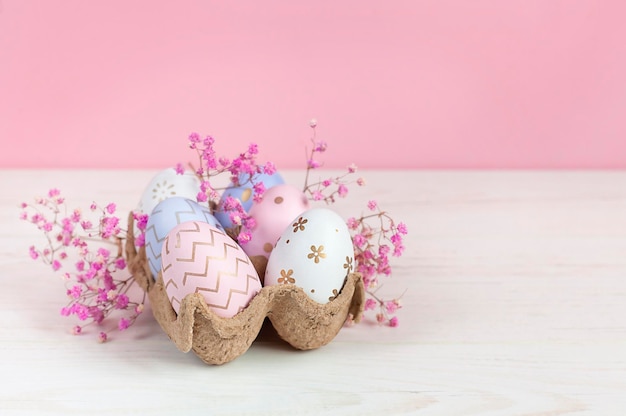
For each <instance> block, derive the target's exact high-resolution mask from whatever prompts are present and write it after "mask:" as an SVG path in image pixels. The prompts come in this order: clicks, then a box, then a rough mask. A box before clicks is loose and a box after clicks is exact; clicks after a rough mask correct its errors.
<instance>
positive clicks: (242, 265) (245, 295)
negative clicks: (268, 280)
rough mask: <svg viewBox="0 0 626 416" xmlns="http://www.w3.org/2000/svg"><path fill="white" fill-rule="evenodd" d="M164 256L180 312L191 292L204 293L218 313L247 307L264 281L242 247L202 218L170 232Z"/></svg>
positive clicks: (169, 293)
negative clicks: (202, 220)
mask: <svg viewBox="0 0 626 416" xmlns="http://www.w3.org/2000/svg"><path fill="white" fill-rule="evenodd" d="M161 255H162V268H161V271H162V274H163V284H164V287H165V292H166V293H167V296H168V298H169V300H170V303H171V304H172V308H173V309H174V311H176V313H178V312H179V310H180V304H181V302H182V300H183V299H184V298H185V296H187V295H188V294H190V293H200V294H201V295H202V296H203V297H204V299H205V301H206V303H207V306H208V307H209V308H210V309H211V310H212V311H213V312H215V313H216V314H217V315H218V316H221V317H225V318H230V317H233V316H235V315H236V314H237V313H239V312H240V311H241V310H243V309H245V307H246V306H248V304H249V303H250V301H251V300H252V298H254V296H255V295H256V294H257V293H258V292H259V291H260V290H261V281H260V280H259V276H258V274H257V272H256V270H255V269H254V266H253V265H252V262H251V261H250V259H249V258H248V256H247V255H246V253H244V251H243V250H242V249H241V247H240V246H239V245H238V244H237V243H236V242H235V241H233V240H232V239H231V238H230V237H228V236H227V235H226V234H225V233H224V232H223V231H222V230H220V229H218V228H216V227H214V226H212V225H210V224H207V223H204V222H198V221H191V222H184V223H182V224H180V225H177V226H176V227H174V229H172V230H171V231H170V232H169V234H168V235H167V237H166V239H165V242H164V243H163V248H162V251H161Z"/></svg>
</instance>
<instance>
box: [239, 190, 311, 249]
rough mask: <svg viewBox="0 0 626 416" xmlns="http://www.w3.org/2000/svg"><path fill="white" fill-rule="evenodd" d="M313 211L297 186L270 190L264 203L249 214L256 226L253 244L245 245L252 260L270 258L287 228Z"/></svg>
mask: <svg viewBox="0 0 626 416" xmlns="http://www.w3.org/2000/svg"><path fill="white" fill-rule="evenodd" d="M307 209H309V201H308V199H307V198H306V195H304V194H303V193H302V191H301V190H300V189H298V188H296V187H295V186H293V185H287V184H284V185H277V186H274V187H273V188H271V189H269V190H267V191H266V192H265V195H263V200H262V201H261V202H255V203H254V204H252V208H250V211H249V212H248V213H249V214H250V216H251V217H252V218H254V220H255V222H256V225H255V227H254V228H253V229H252V230H251V232H250V234H251V240H250V241H249V242H247V243H246V244H244V245H243V248H244V250H245V251H246V253H248V256H264V257H266V258H267V257H268V256H269V254H270V252H271V251H272V249H273V248H274V244H276V241H277V240H278V237H280V235H281V233H282V232H283V230H285V227H287V226H288V225H289V224H290V223H291V220H292V219H293V218H294V217H295V216H296V215H299V214H300V213H302V212H304V211H306V210H307Z"/></svg>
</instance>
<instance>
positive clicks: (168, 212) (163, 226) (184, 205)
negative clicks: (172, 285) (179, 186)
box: [145, 197, 222, 278]
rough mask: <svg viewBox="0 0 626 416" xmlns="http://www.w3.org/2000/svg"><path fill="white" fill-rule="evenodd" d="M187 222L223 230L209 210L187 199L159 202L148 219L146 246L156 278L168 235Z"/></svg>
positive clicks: (169, 199) (170, 199) (175, 198)
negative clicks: (209, 225)
mask: <svg viewBox="0 0 626 416" xmlns="http://www.w3.org/2000/svg"><path fill="white" fill-rule="evenodd" d="M187 221H200V222H206V223H207V224H211V225H213V226H214V227H216V228H219V229H222V226H221V225H220V223H219V222H218V221H217V219H216V218H215V217H214V216H213V215H212V214H211V211H210V210H209V208H207V207H204V206H202V205H200V204H198V203H197V202H195V201H192V200H190V199H187V198H182V197H171V198H167V199H165V200H163V201H161V202H159V203H158V204H157V205H156V206H155V207H154V209H153V210H152V213H151V214H150V216H149V217H148V224H147V225H146V234H145V245H146V256H147V257H148V265H149V266H150V271H151V272H152V276H153V277H154V278H156V276H157V274H158V273H159V270H161V248H162V246H163V242H164V241H165V238H166V237H167V234H168V233H169V232H170V231H171V230H172V229H173V228H174V227H176V226H177V225H179V224H182V223H183V222H187Z"/></svg>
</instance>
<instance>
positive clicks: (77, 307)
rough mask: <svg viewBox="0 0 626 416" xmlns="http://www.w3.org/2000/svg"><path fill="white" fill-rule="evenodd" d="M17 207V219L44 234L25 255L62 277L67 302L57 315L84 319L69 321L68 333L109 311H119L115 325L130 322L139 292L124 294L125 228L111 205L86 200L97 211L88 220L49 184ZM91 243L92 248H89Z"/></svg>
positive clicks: (128, 282) (102, 336)
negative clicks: (41, 241)
mask: <svg viewBox="0 0 626 416" xmlns="http://www.w3.org/2000/svg"><path fill="white" fill-rule="evenodd" d="M21 208H22V211H21V213H20V218H21V219H22V220H24V221H28V222H30V223H32V224H34V225H35V226H36V227H37V228H38V229H39V230H40V231H42V232H43V234H44V236H45V239H46V242H45V243H44V245H43V246H42V247H39V248H38V247H36V246H34V245H33V246H31V247H30V248H29V254H30V257H31V258H32V259H34V260H38V259H39V260H41V261H43V263H45V264H47V265H49V266H50V267H51V268H52V270H53V271H55V272H57V271H59V272H61V273H62V278H63V280H64V281H65V286H66V294H67V297H68V302H67V304H66V305H65V306H64V307H63V308H61V315H63V316H75V317H76V318H78V320H79V321H81V322H86V323H84V324H80V325H76V326H74V327H73V329H72V333H73V334H75V335H78V334H81V333H83V330H84V329H85V328H86V327H88V326H89V325H93V324H96V325H102V324H104V323H105V321H106V320H107V318H109V319H111V318H112V315H113V313H114V312H119V313H118V314H116V315H121V317H119V318H117V317H116V319H117V325H116V327H117V329H118V330H120V331H123V330H125V329H127V328H128V327H129V326H131V325H132V324H133V323H134V322H135V320H136V319H137V317H138V316H139V315H140V314H141V312H142V311H143V304H144V302H145V293H143V292H142V293H143V297H142V298H141V299H137V300H134V299H130V297H129V290H130V288H131V287H132V286H133V284H134V283H135V281H134V280H133V278H132V276H128V273H125V272H124V271H125V270H126V260H125V259H124V257H123V248H122V247H123V241H124V238H125V231H124V230H123V229H122V228H121V225H120V219H119V217H117V216H116V215H115V213H116V210H117V207H116V206H115V204H114V203H110V204H107V205H105V206H103V207H102V206H99V205H98V204H96V203H92V204H91V206H90V207H89V211H91V212H92V213H94V214H96V215H98V219H97V220H96V221H93V220H92V219H90V218H89V217H88V216H86V215H84V214H83V212H82V210H80V209H74V210H71V211H68V209H67V207H66V205H65V198H63V197H62V196H61V192H60V191H59V190H58V189H51V190H50V191H49V192H48V194H47V196H45V197H41V198H36V199H35V202H34V203H32V204H29V203H22V205H21ZM139 220H140V221H138V222H141V219H140V218H139ZM139 229H140V231H142V232H143V231H145V223H144V224H143V230H142V228H141V225H140V226H139ZM94 243H97V245H98V247H92V246H93V245H94ZM107 339H108V335H107V331H106V330H102V331H100V333H99V334H98V340H99V341H100V342H104V341H106V340H107Z"/></svg>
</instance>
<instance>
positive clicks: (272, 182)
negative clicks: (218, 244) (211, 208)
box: [215, 172, 285, 228]
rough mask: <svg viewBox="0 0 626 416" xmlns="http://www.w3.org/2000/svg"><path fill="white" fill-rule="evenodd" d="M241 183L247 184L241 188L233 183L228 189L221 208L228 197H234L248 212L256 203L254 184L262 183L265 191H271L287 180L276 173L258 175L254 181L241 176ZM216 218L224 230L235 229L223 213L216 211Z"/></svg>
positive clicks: (223, 194)
mask: <svg viewBox="0 0 626 416" xmlns="http://www.w3.org/2000/svg"><path fill="white" fill-rule="evenodd" d="M239 181H240V182H246V183H244V184H243V185H240V186H234V185H233V184H232V182H231V184H230V186H229V187H227V188H226V189H225V190H224V192H223V193H222V197H221V199H220V206H222V203H223V201H224V200H225V199H226V198H227V197H229V196H230V197H233V198H235V199H236V200H238V201H239V202H241V206H242V207H243V209H244V211H246V212H248V211H249V210H250V208H252V203H253V202H254V189H253V188H252V183H258V182H261V183H263V185H265V189H266V190H267V189H270V188H271V187H273V186H276V185H282V184H284V183H285V180H284V179H283V177H282V176H280V174H279V173H278V172H275V173H274V174H272V175H268V174H266V173H258V174H256V175H254V176H253V177H252V181H249V180H248V176H247V175H239ZM215 218H217V220H218V221H219V222H220V224H222V226H223V227H224V228H231V227H233V223H232V222H231V221H230V218H229V215H228V213H226V212H223V211H215Z"/></svg>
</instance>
